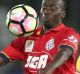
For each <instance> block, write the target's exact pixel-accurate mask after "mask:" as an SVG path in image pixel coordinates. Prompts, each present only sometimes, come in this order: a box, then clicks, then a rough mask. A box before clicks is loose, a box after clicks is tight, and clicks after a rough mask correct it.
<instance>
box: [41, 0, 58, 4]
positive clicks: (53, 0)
mask: <svg viewBox="0 0 80 74" xmlns="http://www.w3.org/2000/svg"><path fill="white" fill-rule="evenodd" d="M56 2H57V0H43V1H42V5H55V4H56Z"/></svg>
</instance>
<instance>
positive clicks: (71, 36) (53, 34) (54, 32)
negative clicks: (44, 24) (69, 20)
mask: <svg viewBox="0 0 80 74" xmlns="http://www.w3.org/2000/svg"><path fill="white" fill-rule="evenodd" d="M78 42H79V36H78V34H77V33H76V32H75V31H74V30H73V29H71V28H68V27H66V26H64V24H63V23H62V24H60V25H59V26H57V27H55V28H53V29H50V30H49V31H47V32H46V33H45V34H44V35H42V36H39V35H35V36H34V35H33V36H29V37H19V38H17V39H15V40H13V41H12V43H11V44H10V45H9V46H7V47H6V48H5V49H4V50H3V51H2V53H3V54H5V55H7V57H8V58H9V59H13V60H22V61H23V62H24V63H25V65H24V73H25V74H37V73H36V72H37V70H38V69H40V68H45V67H46V65H47V64H49V63H50V62H51V61H52V59H53V58H54V56H55V55H56V54H57V53H58V52H59V49H58V48H59V46H60V45H68V46H71V47H72V48H73V50H74V53H73V55H72V56H71V57H70V58H69V59H68V60H67V61H66V62H65V63H64V64H63V65H62V66H60V67H59V68H57V69H56V70H55V71H54V72H53V73H52V74H74V73H75V58H76V54H77V51H78Z"/></svg>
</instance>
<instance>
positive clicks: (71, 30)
mask: <svg viewBox="0 0 80 74" xmlns="http://www.w3.org/2000/svg"><path fill="white" fill-rule="evenodd" d="M65 31H67V32H72V33H78V31H77V30H76V29H74V28H72V27H67V26H66V27H65Z"/></svg>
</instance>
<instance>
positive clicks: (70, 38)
mask: <svg viewBox="0 0 80 74" xmlns="http://www.w3.org/2000/svg"><path fill="white" fill-rule="evenodd" d="M64 40H69V41H70V42H72V43H73V44H78V40H77V38H76V37H75V36H73V35H71V36H68V38H66V39H64Z"/></svg>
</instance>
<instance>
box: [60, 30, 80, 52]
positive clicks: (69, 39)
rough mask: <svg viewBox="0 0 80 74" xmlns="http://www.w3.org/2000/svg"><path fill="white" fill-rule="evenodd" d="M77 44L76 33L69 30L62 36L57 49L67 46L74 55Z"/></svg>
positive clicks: (77, 37)
mask: <svg viewBox="0 0 80 74" xmlns="http://www.w3.org/2000/svg"><path fill="white" fill-rule="evenodd" d="M78 44H79V34H78V33H76V32H75V31H74V30H70V31H67V33H66V34H64V36H63V39H62V40H61V42H60V44H59V47H60V46H62V45H66V46H69V47H71V48H72V50H73V51H74V53H75V52H77V51H78Z"/></svg>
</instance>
